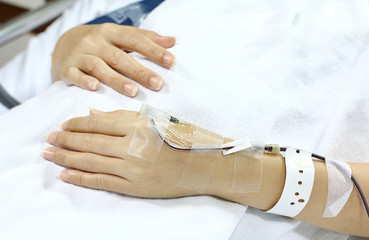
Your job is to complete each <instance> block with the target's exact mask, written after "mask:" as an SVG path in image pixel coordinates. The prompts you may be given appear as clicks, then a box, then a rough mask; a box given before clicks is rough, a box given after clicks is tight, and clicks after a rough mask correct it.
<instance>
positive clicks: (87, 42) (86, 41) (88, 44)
mask: <svg viewBox="0 0 369 240" xmlns="http://www.w3.org/2000/svg"><path fill="white" fill-rule="evenodd" d="M95 42H96V37H95V35H93V34H87V35H86V36H84V37H83V38H82V39H81V40H80V41H79V44H78V45H77V46H78V47H76V48H75V49H74V52H73V53H74V54H78V53H79V52H80V49H90V48H92V47H93V46H94V45H95Z"/></svg>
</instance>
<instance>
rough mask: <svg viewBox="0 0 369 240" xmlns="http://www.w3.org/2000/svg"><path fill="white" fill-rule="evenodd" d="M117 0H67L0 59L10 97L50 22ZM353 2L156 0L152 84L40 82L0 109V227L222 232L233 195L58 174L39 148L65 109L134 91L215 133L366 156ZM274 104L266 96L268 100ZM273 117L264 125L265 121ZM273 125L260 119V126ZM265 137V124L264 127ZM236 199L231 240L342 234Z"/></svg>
mask: <svg viewBox="0 0 369 240" xmlns="http://www.w3.org/2000/svg"><path fill="white" fill-rule="evenodd" d="M128 2H131V1H118V0H116V1H113V0H111V1H98V0H95V1H93V0H80V1H78V2H77V3H76V5H75V6H74V7H73V9H71V10H69V11H67V13H66V14H65V15H64V16H63V17H62V18H61V19H60V20H59V21H58V22H57V23H55V24H53V26H52V27H50V28H49V29H48V30H47V32H46V33H45V34H43V35H41V36H39V37H37V38H35V39H33V40H32V41H31V43H30V45H29V48H28V50H27V51H26V52H25V53H23V54H21V55H19V56H17V57H16V58H15V59H14V60H12V61H11V62H10V63H9V64H8V65H7V66H5V67H4V68H3V69H1V71H0V82H1V83H2V84H4V86H5V87H6V88H7V89H8V90H9V91H10V92H11V93H12V94H14V95H15V96H16V97H17V99H19V100H21V101H24V100H26V99H28V98H30V97H32V96H33V95H35V94H38V93H40V92H42V91H43V90H44V89H46V88H47V86H48V85H49V83H50V81H51V80H50V57H51V52H52V49H53V46H54V44H55V42H56V40H57V38H58V36H60V35H61V34H62V33H63V32H64V31H66V30H67V29H69V28H70V27H72V26H74V25H77V24H80V23H84V22H87V21H88V20H90V19H92V18H94V17H95V16H97V15H99V14H101V13H105V12H107V11H109V10H113V9H116V8H118V7H120V6H123V5H125V4H127V3H128ZM368 18H369V11H368V2H367V1H364V0H362V1H360V0H357V1H352V0H341V1H336V0H325V1H318V0H316V1H311V0H310V1H298V2H297V1H292V0H291V1H288V0H286V1H282V0H264V1H242V0H234V1H232V2H229V1H210V0H209V1H196V0H192V1H184V0H182V1H181V0H176V1H174V0H173V1H171V0H167V2H165V3H164V4H162V5H161V6H160V7H159V8H158V9H156V10H155V11H154V12H153V13H152V14H150V15H149V17H148V19H147V20H146V21H145V22H144V24H143V26H142V27H143V28H148V29H152V30H155V31H158V32H159V33H162V34H165V35H173V36H176V37H177V39H178V41H177V44H176V46H175V47H174V48H173V49H172V50H171V51H172V52H173V53H174V54H175V55H176V56H177V65H176V66H175V67H174V68H173V69H171V70H167V69H164V68H161V67H159V66H157V65H155V64H153V63H151V62H150V61H147V60H146V59H145V58H143V57H141V56H140V55H138V54H132V56H134V57H135V58H136V59H137V60H138V61H140V62H141V63H143V64H144V65H146V66H148V67H150V68H152V69H153V70H154V71H156V72H157V73H158V74H160V75H161V76H162V77H163V78H164V80H165V86H164V88H163V90H162V91H161V92H159V93H154V92H151V91H150V90H147V89H145V88H141V89H140V93H139V95H138V97H137V98H135V99H130V98H127V97H124V96H122V95H120V94H118V93H116V92H114V91H113V90H111V89H110V88H108V87H106V86H102V88H101V89H100V90H99V91H98V92H97V93H94V92H89V91H86V90H82V89H79V88H77V87H66V86H65V85H64V84H63V83H60V82H59V83H57V84H54V85H53V86H52V87H51V88H49V89H48V90H46V91H45V92H44V93H42V94H40V95H38V96H37V97H35V98H33V99H31V100H29V101H27V102H26V103H25V104H23V105H22V106H20V107H17V108H15V109H14V110H11V111H10V112H8V113H6V114H3V115H2V116H1V117H0V133H1V134H0V143H1V145H2V147H1V148H0V156H1V159H2V161H1V163H0V182H1V183H2V186H1V188H0V199H1V203H2V204H1V205H0V216H2V217H1V218H0V232H1V233H2V236H5V237H4V238H25V237H29V236H37V238H38V239H46V238H48V239H49V238H50V237H52V238H54V239H62V238H66V237H69V236H71V235H72V236H73V238H78V237H81V238H89V239H101V238H102V237H104V238H105V237H106V238H107V239H227V238H229V237H230V235H231V233H232V231H233V230H234V228H235V227H236V225H237V223H238V222H239V220H240V218H241V217H242V214H243V213H244V211H245V209H246V208H245V207H242V206H240V205H238V204H234V203H227V202H225V201H222V200H218V199H214V198H210V197H194V198H181V199H173V200H144V199H136V198H130V197H125V196H121V195H117V194H112V193H106V192H103V191H95V190H90V189H84V188H80V187H76V186H71V185H68V184H65V183H62V182H61V181H60V180H58V179H56V178H55V176H56V175H57V173H58V172H59V171H60V170H61V169H62V167H60V166H56V165H54V164H51V163H49V162H46V161H44V160H43V159H41V158H40V157H39V152H40V151H41V150H42V149H43V148H45V147H47V144H46V143H45V141H44V137H45V136H46V135H47V133H49V132H51V131H53V130H56V129H58V128H59V126H60V124H61V123H62V122H63V121H65V120H67V119H68V118H70V117H73V116H79V115H84V114H87V112H88V107H94V108H97V109H101V110H105V111H108V110H114V109H130V110H139V108H140V106H141V103H142V102H147V103H149V104H150V105H152V106H154V107H156V108H159V109H162V110H164V111H167V112H170V113H172V114H173V115H175V116H178V117H180V118H183V119H184V120H187V121H190V122H193V123H195V124H198V125H200V126H203V127H206V128H208V129H210V130H213V131H216V132H218V133H220V134H223V135H226V136H229V137H232V138H234V139H238V138H241V137H243V136H245V135H247V136H250V138H251V139H252V140H254V139H256V140H258V141H260V142H267V141H268V142H275V143H280V144H281V145H289V146H296V147H299V148H302V149H305V150H309V151H312V152H317V153H319V154H321V155H326V156H330V157H332V158H335V159H338V160H345V161H367V159H369V152H368V151H367V149H368V145H369V142H368V141H367V138H368V136H369V126H368V124H367V122H368V119H369V111H368V108H369V101H368V100H369V99H368V98H369V94H368V91H369V90H368V89H369V86H368V85H369V81H367V80H366V78H367V76H369V74H368V71H369V68H368V67H367V64H368V62H369V61H368V60H369V55H368V48H367V45H368V38H367V36H368V33H369V32H368V29H369V21H368ZM279 103H280V104H279ZM273 123H274V124H273ZM272 128H273V131H272V132H271V129H272ZM268 136H270V137H269V138H268ZM347 237H348V236H346V235H343V234H339V233H333V232H330V231H327V230H324V229H321V228H318V227H314V226H312V225H309V224H305V223H302V222H300V221H297V220H292V219H289V218H284V217H279V216H275V215H271V214H266V213H261V212H259V211H257V210H255V209H252V208H248V209H247V211H246V214H245V215H243V218H242V221H241V222H240V224H239V225H238V227H237V229H236V230H235V231H234V233H233V235H232V237H231V238H232V239H247V238H251V239H347Z"/></svg>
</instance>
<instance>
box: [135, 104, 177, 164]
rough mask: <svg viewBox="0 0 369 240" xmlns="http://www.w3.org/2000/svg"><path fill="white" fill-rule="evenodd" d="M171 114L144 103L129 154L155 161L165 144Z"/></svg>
mask: <svg viewBox="0 0 369 240" xmlns="http://www.w3.org/2000/svg"><path fill="white" fill-rule="evenodd" d="M169 119H170V116H168V115H167V114H165V113H163V112H161V111H159V110H157V109H155V108H153V107H150V106H149V105H146V104H144V105H142V108H141V111H140V117H139V119H138V121H137V124H136V127H135V130H134V132H133V136H132V139H131V142H130V144H129V147H128V154H129V155H131V156H134V157H137V158H139V159H143V160H146V161H150V162H154V161H155V160H156V158H157V156H158V154H159V152H160V150H161V147H162V145H163V143H164V142H163V139H164V138H165V133H166V131H167V128H168V125H169Z"/></svg>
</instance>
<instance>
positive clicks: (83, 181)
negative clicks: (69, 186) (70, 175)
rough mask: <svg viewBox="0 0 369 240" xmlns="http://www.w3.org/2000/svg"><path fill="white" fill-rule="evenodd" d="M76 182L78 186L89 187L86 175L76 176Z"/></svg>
mask: <svg viewBox="0 0 369 240" xmlns="http://www.w3.org/2000/svg"><path fill="white" fill-rule="evenodd" d="M74 181H75V183H76V184H77V185H81V186H87V181H86V177H85V176H84V175H80V174H78V175H76V176H75V179H74Z"/></svg>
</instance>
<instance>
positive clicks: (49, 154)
mask: <svg viewBox="0 0 369 240" xmlns="http://www.w3.org/2000/svg"><path fill="white" fill-rule="evenodd" d="M41 155H42V157H43V158H45V159H46V160H48V161H52V160H53V159H54V155H55V149H53V148H48V149H45V150H43V151H42V153H41Z"/></svg>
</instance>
